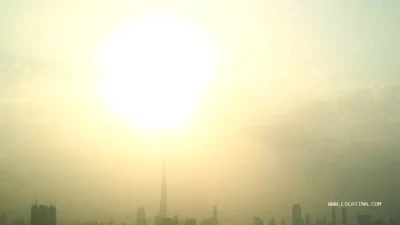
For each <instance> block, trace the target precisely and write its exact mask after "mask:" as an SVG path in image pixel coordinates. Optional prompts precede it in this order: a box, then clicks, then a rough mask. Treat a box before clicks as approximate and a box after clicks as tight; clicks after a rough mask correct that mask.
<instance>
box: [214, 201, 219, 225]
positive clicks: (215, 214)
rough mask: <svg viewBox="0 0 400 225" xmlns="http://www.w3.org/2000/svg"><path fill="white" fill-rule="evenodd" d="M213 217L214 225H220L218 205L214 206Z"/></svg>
mask: <svg viewBox="0 0 400 225" xmlns="http://www.w3.org/2000/svg"><path fill="white" fill-rule="evenodd" d="M213 219H214V225H218V208H217V206H216V205H214V207H213Z"/></svg>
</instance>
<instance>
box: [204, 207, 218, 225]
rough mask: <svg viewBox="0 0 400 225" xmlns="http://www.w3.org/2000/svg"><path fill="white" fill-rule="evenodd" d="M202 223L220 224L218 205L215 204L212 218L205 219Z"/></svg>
mask: <svg viewBox="0 0 400 225" xmlns="http://www.w3.org/2000/svg"><path fill="white" fill-rule="evenodd" d="M200 225H218V208H217V206H216V205H214V206H213V215H212V217H211V218H208V219H204V220H203V221H201V223H200Z"/></svg>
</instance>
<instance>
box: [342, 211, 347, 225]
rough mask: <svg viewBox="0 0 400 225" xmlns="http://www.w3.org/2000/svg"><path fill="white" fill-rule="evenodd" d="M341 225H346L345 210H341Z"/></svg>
mask: <svg viewBox="0 0 400 225" xmlns="http://www.w3.org/2000/svg"><path fill="white" fill-rule="evenodd" d="M342 225H347V213H346V208H345V207H343V208H342Z"/></svg>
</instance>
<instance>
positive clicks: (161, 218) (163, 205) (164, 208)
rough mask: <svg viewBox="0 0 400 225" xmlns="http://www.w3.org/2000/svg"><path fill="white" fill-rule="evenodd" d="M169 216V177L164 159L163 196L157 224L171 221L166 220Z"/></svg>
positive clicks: (160, 224) (156, 220)
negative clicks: (167, 176)
mask: <svg viewBox="0 0 400 225" xmlns="http://www.w3.org/2000/svg"><path fill="white" fill-rule="evenodd" d="M164 219H168V218H167V178H166V174H165V160H164V159H163V169H162V178H161V198H160V206H159V211H158V215H157V216H156V218H155V220H154V224H155V225H163V224H164V223H169V222H170V220H169V219H168V220H164Z"/></svg>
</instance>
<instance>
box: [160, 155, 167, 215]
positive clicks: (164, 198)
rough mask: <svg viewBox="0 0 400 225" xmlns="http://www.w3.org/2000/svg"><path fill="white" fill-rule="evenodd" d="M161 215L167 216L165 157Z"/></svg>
mask: <svg viewBox="0 0 400 225" xmlns="http://www.w3.org/2000/svg"><path fill="white" fill-rule="evenodd" d="M159 216H160V217H161V218H167V179H166V176H165V159H163V171H162V181H161V200H160V211H159Z"/></svg>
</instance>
